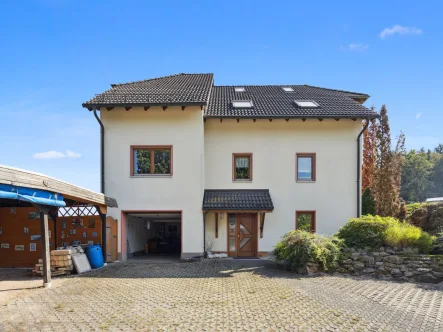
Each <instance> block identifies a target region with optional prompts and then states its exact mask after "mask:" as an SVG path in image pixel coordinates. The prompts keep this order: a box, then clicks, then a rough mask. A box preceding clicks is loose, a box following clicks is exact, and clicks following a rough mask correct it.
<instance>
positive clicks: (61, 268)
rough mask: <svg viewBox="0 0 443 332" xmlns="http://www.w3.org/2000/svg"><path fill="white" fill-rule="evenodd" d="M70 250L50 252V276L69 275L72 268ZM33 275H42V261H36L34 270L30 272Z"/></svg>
mask: <svg viewBox="0 0 443 332" xmlns="http://www.w3.org/2000/svg"><path fill="white" fill-rule="evenodd" d="M72 253H73V252H72V250H71V249H60V250H52V251H51V275H52V276H60V275H70V274H71V271H72V270H73V268H74V266H73V265H72ZM32 273H33V274H34V275H42V274H43V261H42V260H41V259H39V260H38V263H37V264H35V268H34V270H33V271H32Z"/></svg>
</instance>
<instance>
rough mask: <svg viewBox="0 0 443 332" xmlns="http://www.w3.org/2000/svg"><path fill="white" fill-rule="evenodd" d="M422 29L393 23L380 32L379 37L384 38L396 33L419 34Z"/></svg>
mask: <svg viewBox="0 0 443 332" xmlns="http://www.w3.org/2000/svg"><path fill="white" fill-rule="evenodd" d="M422 33H423V30H421V29H419V28H415V27H404V26H401V25H398V24H397V25H394V26H393V27H392V28H386V29H384V30H383V31H382V32H380V38H381V39H385V38H386V37H389V36H393V35H395V34H398V35H415V36H417V35H421V34H422Z"/></svg>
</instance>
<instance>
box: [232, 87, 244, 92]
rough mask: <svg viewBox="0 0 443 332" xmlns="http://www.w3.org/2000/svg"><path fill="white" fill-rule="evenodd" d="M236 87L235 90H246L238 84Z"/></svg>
mask: <svg viewBox="0 0 443 332" xmlns="http://www.w3.org/2000/svg"><path fill="white" fill-rule="evenodd" d="M234 89H235V92H245V88H244V87H242V86H237V87H235V88H234Z"/></svg>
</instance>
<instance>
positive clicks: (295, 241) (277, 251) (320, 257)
mask: <svg viewBox="0 0 443 332" xmlns="http://www.w3.org/2000/svg"><path fill="white" fill-rule="evenodd" d="M341 245H342V241H340V240H339V239H336V238H333V237H326V236H323V235H318V234H313V233H310V232H306V231H301V230H296V231H290V232H289V233H287V234H285V235H284V236H283V238H282V240H281V241H280V242H278V243H277V245H276V246H275V247H274V252H273V253H274V255H275V257H276V260H277V261H279V262H284V263H285V264H286V265H287V266H288V267H290V268H293V269H295V268H299V267H304V266H306V264H307V263H308V262H312V263H316V264H319V265H320V266H321V267H322V269H323V270H328V268H331V267H335V266H336V263H337V260H338V259H339V257H340V248H341Z"/></svg>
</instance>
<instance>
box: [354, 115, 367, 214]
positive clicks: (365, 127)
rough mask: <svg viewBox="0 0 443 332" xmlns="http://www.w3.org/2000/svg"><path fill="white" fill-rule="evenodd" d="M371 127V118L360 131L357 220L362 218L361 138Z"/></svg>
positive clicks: (358, 138) (358, 141) (358, 139)
mask: <svg viewBox="0 0 443 332" xmlns="http://www.w3.org/2000/svg"><path fill="white" fill-rule="evenodd" d="M368 127H369V118H368V119H366V124H365V125H364V127H363V129H362V130H361V131H360V133H359V134H358V136H357V218H359V217H360V216H361V205H360V203H361V188H360V178H361V159H360V158H361V143H360V138H361V135H363V133H364V132H365V130H366V129H368Z"/></svg>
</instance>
